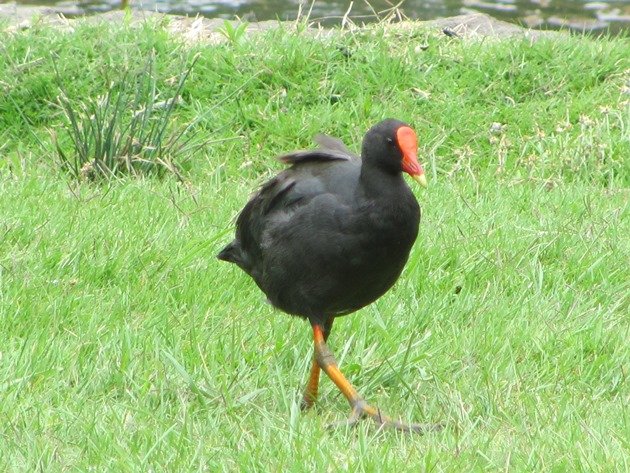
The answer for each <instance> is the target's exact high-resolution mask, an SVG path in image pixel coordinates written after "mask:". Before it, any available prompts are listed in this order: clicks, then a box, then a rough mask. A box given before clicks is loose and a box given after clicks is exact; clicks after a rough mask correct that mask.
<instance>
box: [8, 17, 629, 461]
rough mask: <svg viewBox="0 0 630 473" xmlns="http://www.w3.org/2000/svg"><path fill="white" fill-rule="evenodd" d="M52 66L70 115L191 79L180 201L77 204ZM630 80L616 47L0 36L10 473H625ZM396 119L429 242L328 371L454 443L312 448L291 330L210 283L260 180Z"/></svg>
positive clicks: (424, 439)
mask: <svg viewBox="0 0 630 473" xmlns="http://www.w3.org/2000/svg"><path fill="white" fill-rule="evenodd" d="M424 42H426V43H428V45H429V48H428V50H426V51H415V47H416V46H417V45H418V44H422V43H424ZM51 51H54V52H55V53H56V54H58V55H59V59H58V66H59V69H60V75H61V77H62V80H63V81H64V86H65V87H66V89H67V90H68V94H69V95H71V96H73V97H85V98H86V100H87V99H89V98H91V97H96V96H98V95H102V94H103V93H104V91H106V90H107V87H108V85H109V83H110V82H111V80H113V79H114V78H115V77H116V74H117V71H120V70H121V68H123V67H126V66H133V65H134V64H139V65H140V64H142V60H143V59H145V58H146V57H147V56H148V55H149V54H151V51H155V57H156V63H155V68H156V74H157V77H158V84H157V86H158V88H162V89H163V90H169V89H168V88H169V87H173V81H172V78H173V77H179V74H180V73H181V69H178V68H181V67H182V64H187V63H188V64H189V63H190V62H191V61H192V60H193V57H194V55H195V54H197V53H199V59H198V62H197V63H196V64H195V67H194V69H193V71H192V73H191V75H190V77H189V79H188V81H187V82H186V85H185V88H184V90H183V93H182V95H183V98H184V103H185V106H183V107H178V108H176V109H175V110H174V112H173V120H174V126H177V125H181V126H185V125H187V124H190V123H193V125H192V127H191V131H194V132H196V133H198V136H200V137H201V138H202V139H210V140H213V141H214V142H213V143H212V144H210V145H209V146H208V147H207V148H206V149H205V150H204V151H203V152H202V153H200V155H198V156H197V157H195V159H194V161H192V162H191V163H190V166H191V169H190V170H189V172H188V174H187V175H186V182H185V183H178V182H176V181H175V179H173V178H164V179H147V178H139V179H131V178H123V179H119V180H114V181H111V182H109V183H108V184H104V185H95V184H90V183H82V184H76V183H73V182H71V181H69V180H68V178H67V176H66V175H65V174H64V172H63V171H62V170H60V169H59V165H58V161H57V160H56V158H55V149H54V146H53V145H52V140H51V136H50V129H55V130H57V131H58V130H59V129H60V127H61V125H63V124H64V118H63V117H64V115H63V112H62V111H61V109H60V108H59V106H58V102H57V97H58V96H59V94H60V92H59V90H58V88H57V87H56V85H55V75H54V68H53V64H52V61H51V60H50V52H51ZM628 80H630V40H628V39H623V38H618V39H601V40H591V39H588V38H581V37H567V38H564V39H558V40H555V41H542V42H538V43H536V44H534V45H531V44H529V43H525V42H519V41H510V42H495V41H488V42H485V43H474V42H461V41H458V40H453V39H449V38H447V37H445V36H444V37H443V36H437V35H432V34H429V33H425V32H422V31H417V32H409V31H400V30H397V29H396V28H390V29H387V28H384V27H380V26H379V27H375V28H373V29H371V30H367V31H364V32H357V33H353V34H345V35H340V34H335V35H333V36H331V37H329V38H323V39H316V38H312V37H310V36H307V35H304V34H296V33H291V32H288V31H282V30H278V31H272V32H268V33H265V34H264V35H259V36H254V37H250V38H241V39H239V41H238V42H233V43H230V44H223V45H215V46H208V45H197V46H185V45H184V44H183V43H182V42H180V41H179V40H177V39H174V38H171V37H169V36H168V34H166V33H165V31H164V30H163V29H162V28H161V27H160V26H159V25H149V26H147V27H145V28H138V29H132V28H129V27H120V28H119V27H108V28H106V27H91V26H90V27H88V26H80V27H78V28H76V29H75V31H73V32H72V33H60V32H55V31H53V30H50V29H47V28H34V29H31V30H28V31H24V32H20V33H12V34H9V33H0V92H1V93H0V470H2V471H7V470H8V471H35V470H41V471H65V470H71V471H87V470H91V469H93V470H96V471H106V470H108V471H149V470H153V471H166V470H168V471H192V470H205V471H313V470H315V469H318V470H320V471H336V470H342V471H344V470H348V471H396V470H398V471H423V470H427V471H429V470H430V471H480V470H489V471H494V470H512V471H558V472H562V471H628V470H629V469H630V461H629V460H628V458H630V455H629V453H630V452H629V450H630V415H629V414H628V408H627V406H628V405H629V404H630V387H629V384H628V372H629V370H630V345H629V344H628V340H629V339H630V317H629V315H628V314H629V313H630V307H629V306H630V297H629V294H630V269H629V267H630V265H629V264H628V263H629V261H630V238H628V235H630V215H629V213H630V202H629V197H630V194H629V192H630V190H629V187H630V158H629V156H630V106H629V102H628V100H629V99H630V96H628V95H627V94H625V93H624V90H625V89H624V87H625V86H626V85H627V81H628ZM386 116H395V117H399V118H401V119H404V120H408V121H409V122H410V123H412V124H413V125H414V126H415V128H416V130H417V131H418V135H419V137H420V141H421V143H420V148H421V150H420V158H421V160H422V161H423V162H424V164H425V167H426V168H427V171H428V173H429V175H430V177H431V179H430V187H429V189H428V190H427V191H422V190H419V189H417V188H416V189H415V190H416V193H417V196H418V198H419V200H420V202H421V204H422V207H423V221H422V223H421V231H420V236H419V238H418V241H417V243H416V245H415V247H414V250H413V252H412V255H411V259H410V261H409V263H408V265H407V267H406V269H405V271H404V273H403V276H402V277H401V279H400V281H399V282H398V284H397V285H396V286H395V288H394V289H393V290H392V291H391V292H390V293H388V294H387V295H386V296H384V297H383V298H382V299H380V300H379V301H378V302H377V303H375V304H373V305H372V306H370V307H368V308H366V309H363V310H361V311H359V312H358V313H356V314H353V315H351V316H348V317H345V318H343V319H341V320H339V321H338V322H337V324H336V325H335V329H334V331H333V334H332V336H331V339H330V345H331V348H332V349H333V351H334V352H335V353H336V354H337V357H338V358H339V359H340V362H341V368H342V370H344V372H345V373H346V374H347V375H348V377H349V378H350V379H351V380H352V381H353V382H354V384H355V385H356V386H357V387H358V389H359V391H360V392H361V393H363V394H364V395H365V397H366V398H367V399H368V400H370V401H371V402H373V403H374V404H376V405H378V406H380V407H381V408H383V410H384V411H385V412H387V413H390V414H392V415H395V416H400V417H402V418H403V419H405V420H409V421H416V422H444V423H445V425H446V427H445V429H444V430H443V431H442V432H439V433H431V434H428V435H425V436H408V435H402V434H399V433H396V432H380V433H379V432H377V431H376V429H375V427H374V426H373V425H372V424H370V423H369V422H367V421H366V422H364V423H362V424H360V426H359V427H358V428H357V429H355V430H346V429H337V430H333V431H330V430H327V429H326V426H327V425H328V424H329V423H331V422H334V421H339V420H342V419H343V418H344V417H345V416H346V415H347V414H348V412H347V409H348V407H347V403H346V402H345V400H344V399H343V397H342V396H341V395H340V394H339V393H338V392H337V391H336V389H334V387H333V386H332V383H330V382H329V381H328V380H327V379H323V382H322V392H321V398H320V402H319V405H318V408H317V410H315V411H312V412H308V413H300V411H299V400H300V395H301V389H302V384H303V383H304V381H305V378H306V374H307V370H308V367H309V364H310V357H311V350H312V347H311V340H310V329H309V327H308V325H307V324H306V323H304V322H303V321H300V320H298V319H293V318H290V317H288V316H285V315H283V314H281V313H278V312H275V311H274V310H273V309H272V308H271V307H270V306H268V305H267V304H265V303H264V297H263V295H262V293H260V291H259V290H258V289H257V288H256V287H255V285H254V284H253V283H252V281H250V280H249V279H248V278H247V277H246V276H245V275H244V274H243V273H242V272H241V271H239V270H238V269H237V268H235V267H234V266H231V265H227V264H224V263H220V262H218V261H217V260H216V259H215V258H214V255H215V254H216V252H217V251H218V250H219V249H220V248H221V247H222V245H223V244H225V243H226V242H227V241H229V239H230V237H231V232H232V223H233V218H234V216H235V215H236V212H237V211H238V210H239V209H240V208H241V207H242V205H243V204H244V203H245V201H246V199H247V196H248V195H249V194H250V192H251V191H252V190H253V189H254V188H255V187H256V186H257V185H258V184H259V183H260V182H262V181H263V180H264V179H265V178H266V177H268V176H269V175H271V174H272V173H273V172H275V170H277V169H279V168H280V164H279V163H277V162H275V161H274V160H273V157H274V156H275V155H277V154H278V153H281V152H282V151H287V150H290V149H294V148H299V147H306V146H309V145H310V139H311V137H312V135H314V134H315V133H316V132H318V131H324V132H328V133H332V134H335V135H338V136H340V137H342V138H343V139H344V140H345V141H346V142H347V143H351V144H353V146H352V147H353V148H355V149H356V148H357V147H358V146H359V142H360V138H361V136H362V134H363V133H364V131H365V130H366V129H367V127H368V126H369V125H370V124H372V123H374V122H375V121H378V120H379V119H381V118H383V117H386ZM495 122H497V123H500V124H502V125H504V126H503V127H501V130H502V131H501V132H499V133H497V134H493V133H491V127H492V124H493V123H495ZM495 129H496V126H495Z"/></svg>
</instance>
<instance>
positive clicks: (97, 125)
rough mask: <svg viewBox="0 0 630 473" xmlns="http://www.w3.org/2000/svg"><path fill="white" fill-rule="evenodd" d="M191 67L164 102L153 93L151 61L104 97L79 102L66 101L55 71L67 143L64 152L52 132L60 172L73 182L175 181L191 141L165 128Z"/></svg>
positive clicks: (115, 84)
mask: <svg viewBox="0 0 630 473" xmlns="http://www.w3.org/2000/svg"><path fill="white" fill-rule="evenodd" d="M194 63H195V60H193V62H192V63H191V65H190V66H189V67H188V68H187V69H185V70H184V72H183V73H182V74H181V76H180V77H179V79H178V82H177V87H176V88H175V90H174V92H173V93H172V94H170V95H169V96H167V95H168V94H167V93H165V92H162V91H161V90H160V88H159V85H158V84H159V83H158V79H157V77H156V73H155V70H154V57H153V55H151V56H149V58H148V59H147V60H146V62H145V64H144V65H143V66H142V67H141V68H140V69H139V70H136V71H133V70H131V69H128V70H125V71H123V72H122V75H121V78H120V80H118V81H116V82H113V83H112V84H111V85H110V86H109V88H108V89H107V91H106V92H105V94H104V95H102V96H99V97H97V98H87V99H85V100H83V101H79V102H77V101H75V100H73V99H72V98H71V97H70V96H69V94H68V92H67V90H66V88H65V87H64V85H63V83H62V82H61V80H60V76H59V73H58V71H57V69H56V66H55V73H56V75H57V81H58V83H59V89H60V91H61V94H60V97H59V105H60V107H61V109H62V111H63V114H64V115H65V119H66V124H65V130H64V131H65V134H66V136H67V137H68V138H69V141H70V145H69V146H68V148H69V149H66V147H64V146H63V145H62V142H61V140H59V139H58V138H57V136H56V133H55V132H53V140H54V142H55V149H56V152H57V156H58V159H59V162H60V164H61V167H62V169H63V170H65V171H67V172H68V173H69V174H70V175H71V176H72V177H73V178H75V179H79V180H86V179H87V180H96V179H99V178H106V179H108V178H111V177H116V176H122V175H133V176H136V175H147V174H153V175H159V176H161V175H164V173H167V172H168V173H172V174H174V175H175V176H177V177H178V178H181V173H180V169H181V165H182V163H183V161H182V160H183V157H186V158H190V156H191V154H192V153H193V152H194V151H195V148H196V146H195V144H194V141H193V138H194V136H186V131H187V129H181V130H171V129H170V128H171V127H170V126H169V124H170V119H171V115H172V113H173V110H174V108H175V107H176V106H177V105H178V104H181V103H182V99H181V91H182V88H183V86H184V83H185V82H186V79H187V78H188V76H189V74H190V72H191V70H192V68H193V66H194ZM175 80H177V79H175Z"/></svg>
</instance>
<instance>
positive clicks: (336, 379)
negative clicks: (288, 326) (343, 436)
mask: <svg viewBox="0 0 630 473" xmlns="http://www.w3.org/2000/svg"><path fill="white" fill-rule="evenodd" d="M313 338H314V341H315V358H316V360H317V364H318V365H319V367H321V369H323V370H324V372H325V373H326V374H327V375H328V377H329V378H330V379H331V380H332V382H333V383H335V385H336V386H337V387H338V388H339V390H340V391H341V392H342V393H343V395H344V396H345V397H346V399H347V400H348V402H349V403H350V408H351V409H352V412H351V414H350V417H349V419H348V421H347V424H348V425H350V426H353V425H355V424H356V423H357V422H358V421H359V420H360V419H361V418H362V417H370V418H372V420H374V421H375V422H376V423H377V424H378V425H379V426H381V427H392V428H394V429H397V430H401V431H404V432H418V433H422V432H425V431H427V430H437V429H439V428H441V426H439V425H420V424H403V423H402V422H400V421H397V420H392V419H390V418H389V417H387V416H385V415H383V414H382V413H381V411H380V410H379V409H377V408H375V407H372V406H370V405H369V404H368V403H367V402H365V401H364V400H363V398H362V397H361V396H359V393H358V392H357V390H356V389H355V388H354V386H352V384H350V382H349V381H348V380H347V379H346V377H345V376H344V375H343V373H342V372H341V371H340V370H339V367H338V366H337V361H336V360H335V357H334V355H333V353H332V351H330V348H328V345H326V338H327V335H326V332H325V331H324V327H322V326H321V325H319V324H313ZM313 371H314V370H311V375H312V374H313ZM317 377H318V378H319V371H318V372H317ZM311 379H312V378H311Z"/></svg>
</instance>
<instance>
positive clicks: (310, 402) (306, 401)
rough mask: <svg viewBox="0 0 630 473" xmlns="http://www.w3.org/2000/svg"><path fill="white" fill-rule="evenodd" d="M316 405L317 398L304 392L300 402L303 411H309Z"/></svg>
mask: <svg viewBox="0 0 630 473" xmlns="http://www.w3.org/2000/svg"><path fill="white" fill-rule="evenodd" d="M314 405H315V399H313V398H312V397H311V396H309V395H307V394H304V396H303V397H302V402H300V409H301V410H302V411H308V410H309V409H311V408H312V407H313V406H314Z"/></svg>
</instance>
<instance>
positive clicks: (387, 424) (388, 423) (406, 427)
mask: <svg viewBox="0 0 630 473" xmlns="http://www.w3.org/2000/svg"><path fill="white" fill-rule="evenodd" d="M365 417H369V418H371V419H372V420H373V421H374V422H376V424H377V425H378V426H379V429H395V430H399V431H401V432H414V433H417V434H424V433H426V432H437V431H439V430H442V428H443V427H444V426H443V425H442V424H414V423H411V424H405V423H403V422H401V421H399V420H394V419H391V418H390V417H388V416H386V415H385V414H383V413H382V412H381V410H380V409H378V408H375V407H372V406H370V405H369V404H367V403H366V402H365V401H363V400H359V401H356V402H355V403H353V405H352V412H351V413H350V417H348V420H346V421H342V422H336V423H334V424H331V425H330V427H331V428H334V427H340V426H348V427H354V426H355V425H357V424H358V423H359V421H360V420H361V419H363V418H365Z"/></svg>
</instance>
